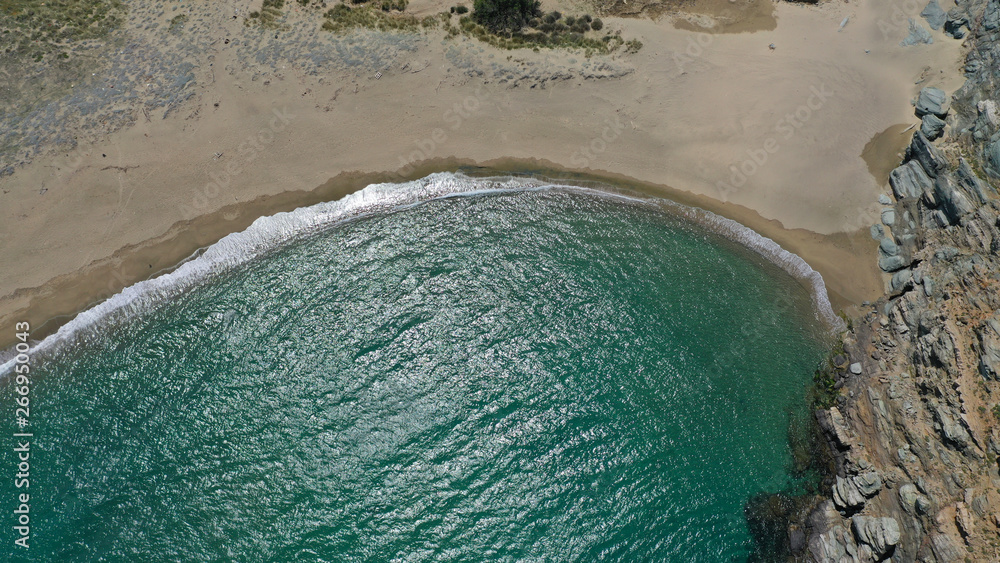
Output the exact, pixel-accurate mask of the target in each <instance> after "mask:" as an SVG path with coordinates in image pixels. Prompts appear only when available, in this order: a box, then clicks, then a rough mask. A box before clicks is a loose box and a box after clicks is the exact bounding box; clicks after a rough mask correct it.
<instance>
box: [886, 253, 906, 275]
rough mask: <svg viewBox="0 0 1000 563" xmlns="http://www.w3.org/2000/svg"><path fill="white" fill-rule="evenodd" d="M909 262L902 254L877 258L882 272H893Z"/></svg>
mask: <svg viewBox="0 0 1000 563" xmlns="http://www.w3.org/2000/svg"><path fill="white" fill-rule="evenodd" d="M909 264H910V263H909V261H908V260H907V259H906V258H904V257H903V256H900V255H898V254H897V255H896V256H881V257H879V259H878V267H879V268H881V269H882V271H883V272H895V271H897V270H902V269H903V268H905V267H906V266H908V265H909Z"/></svg>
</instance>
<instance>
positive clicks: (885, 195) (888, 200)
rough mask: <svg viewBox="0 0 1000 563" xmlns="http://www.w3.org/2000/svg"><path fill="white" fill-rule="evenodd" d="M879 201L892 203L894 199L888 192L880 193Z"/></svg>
mask: <svg viewBox="0 0 1000 563" xmlns="http://www.w3.org/2000/svg"><path fill="white" fill-rule="evenodd" d="M878 202H879V203H881V204H882V205H892V199H890V198H889V196H888V195H887V194H878Z"/></svg>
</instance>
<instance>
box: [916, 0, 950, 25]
mask: <svg viewBox="0 0 1000 563" xmlns="http://www.w3.org/2000/svg"><path fill="white" fill-rule="evenodd" d="M920 17H922V18H924V19H925V20H927V25H929V26H931V29H933V30H934V31H937V30H939V29H941V28H942V27H944V22H945V21H947V20H948V14H946V13H944V10H942V9H941V5H940V4H938V3H937V0H931V1H930V2H928V3H927V7H926V8H924V11H922V12H920Z"/></svg>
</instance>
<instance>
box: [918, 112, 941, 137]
mask: <svg viewBox="0 0 1000 563" xmlns="http://www.w3.org/2000/svg"><path fill="white" fill-rule="evenodd" d="M944 126H945V122H944V120H943V119H941V118H940V117H938V116H936V115H934V114H931V113H928V114H927V115H925V116H924V117H923V119H921V120H920V132H921V133H923V134H924V135H926V136H927V138H928V139H930V140H932V141H933V140H935V139H938V138H940V137H941V135H944Z"/></svg>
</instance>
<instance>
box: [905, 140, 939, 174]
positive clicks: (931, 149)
mask: <svg viewBox="0 0 1000 563" xmlns="http://www.w3.org/2000/svg"><path fill="white" fill-rule="evenodd" d="M906 156H907V158H908V159H910V160H916V161H917V162H919V163H920V166H922V167H923V169H924V172H926V173H927V175H928V176H929V177H931V178H937V177H938V174H940V173H941V172H942V171H943V170H945V169H947V168H948V160H947V159H945V157H944V155H943V154H941V151H939V150H938V148H937V147H935V146H934V145H933V144H931V142H930V140H928V139H927V136H926V135H924V134H923V133H921V132H920V131H917V132H916V133H914V134H913V140H911V141H910V146H909V147H908V148H907V149H906Z"/></svg>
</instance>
